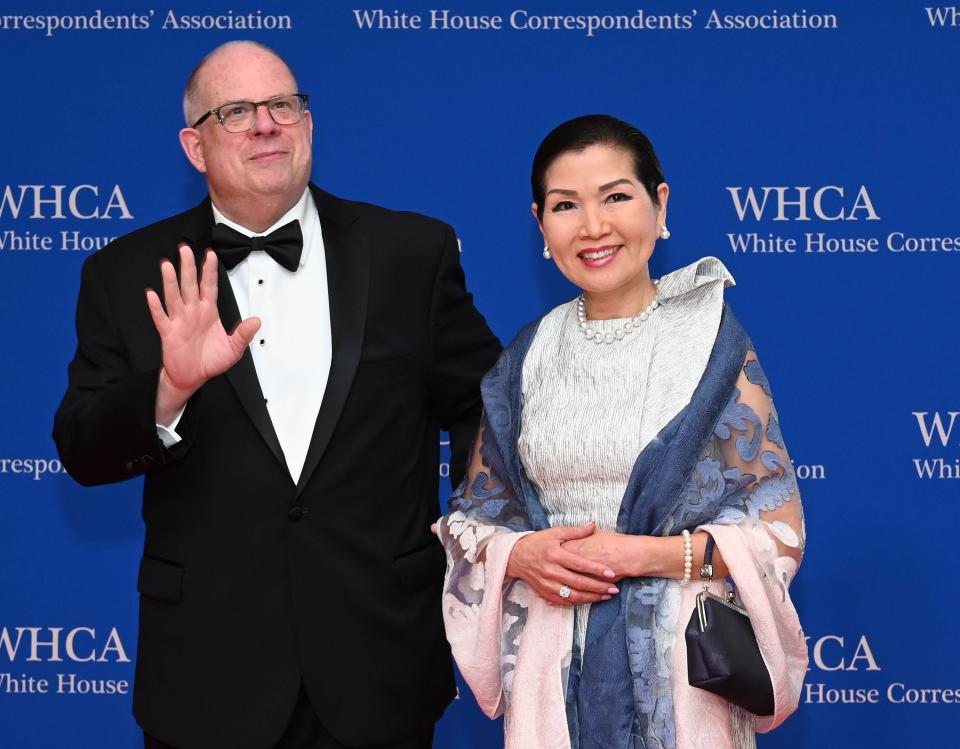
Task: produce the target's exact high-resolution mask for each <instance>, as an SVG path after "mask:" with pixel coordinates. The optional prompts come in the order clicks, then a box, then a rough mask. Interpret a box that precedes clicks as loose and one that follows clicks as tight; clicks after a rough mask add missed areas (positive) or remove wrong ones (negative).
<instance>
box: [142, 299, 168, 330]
mask: <svg viewBox="0 0 960 749" xmlns="http://www.w3.org/2000/svg"><path fill="white" fill-rule="evenodd" d="M147 307H149V309H150V317H152V318H153V324H154V326H155V327H156V329H157V332H158V333H159V334H160V337H161V338H162V337H163V336H164V335H166V332H167V329H168V328H169V327H170V320H168V319H167V313H166V312H164V311H163V305H162V304H161V303H160V297H158V296H157V292H155V291H154V290H153V289H147Z"/></svg>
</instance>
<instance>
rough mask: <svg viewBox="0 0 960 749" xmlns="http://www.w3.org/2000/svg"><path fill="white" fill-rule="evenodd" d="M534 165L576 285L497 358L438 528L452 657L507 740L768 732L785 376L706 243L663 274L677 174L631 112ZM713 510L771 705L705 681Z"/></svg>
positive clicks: (725, 578)
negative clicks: (659, 251)
mask: <svg viewBox="0 0 960 749" xmlns="http://www.w3.org/2000/svg"><path fill="white" fill-rule="evenodd" d="M531 182H532V188H533V198H534V203H533V206H532V208H533V213H534V216H535V218H536V219H537V221H538V224H539V226H540V229H541V231H542V233H543V236H544V240H545V244H546V246H545V247H544V256H545V257H547V258H552V259H553V261H554V263H556V265H557V268H558V269H559V270H560V272H561V273H563V275H564V276H566V278H567V279H569V280H570V281H571V282H573V283H574V284H576V285H577V286H578V287H579V288H580V289H582V295H581V296H580V297H578V298H577V299H575V300H573V301H570V302H568V303H566V304H562V305H560V306H559V307H557V308H555V309H553V310H551V311H550V312H548V313H547V314H546V315H544V316H543V317H542V318H540V319H539V320H537V321H535V322H533V323H531V324H530V325H528V326H527V327H526V328H524V329H523V330H522V331H521V332H520V333H519V334H518V336H517V338H516V339H515V340H514V341H513V342H512V343H511V344H510V345H509V346H508V347H507V349H506V350H505V351H504V352H503V355H502V357H501V359H500V360H499V362H498V363H497V365H496V366H495V367H494V369H493V370H491V372H490V373H489V374H488V375H487V377H486V378H485V379H484V382H483V386H482V389H483V398H484V409H485V410H484V419H483V422H482V424H481V427H480V431H479V434H478V436H477V440H476V443H475V445H474V450H473V454H472V458H471V464H470V468H469V471H468V475H467V477H466V479H465V480H464V482H463V484H462V485H461V487H460V488H459V489H458V491H457V492H456V493H455V494H454V496H453V497H452V499H451V502H450V512H449V514H448V515H446V516H444V517H443V518H442V519H441V521H440V522H439V523H438V528H437V531H438V535H439V536H440V539H441V541H442V542H443V543H444V546H445V548H446V552H447V561H448V565H447V576H446V582H445V590H444V602H443V607H444V618H445V622H446V626H447V633H448V638H449V640H450V643H451V647H452V649H453V653H454V656H455V658H456V660H457V663H458V665H459V667H460V670H461V672H462V673H463V675H464V678H465V679H466V681H467V682H468V684H469V685H470V687H471V689H472V690H473V692H474V694H475V696H476V698H477V701H478V703H479V705H480V707H481V708H482V709H483V710H484V711H485V712H486V713H487V714H488V715H489V716H490V717H496V716H497V715H499V714H501V713H504V714H505V723H504V730H505V740H506V746H507V747H511V748H516V749H531V748H533V747H536V748H537V749H552V748H553V747H556V748H557V749H565V748H566V747H573V749H621V748H622V749H637V748H639V747H645V748H646V749H653V748H654V747H656V748H657V749H678V748H679V749H684V748H686V747H701V746H710V747H712V748H716V747H737V748H738V749H739V748H740V747H749V746H755V739H754V733H755V731H767V730H770V729H771V728H773V727H775V726H776V725H778V724H779V723H781V722H782V721H783V720H784V719H785V718H786V717H787V716H788V715H789V714H790V713H791V712H792V711H793V710H794V709H795V708H796V705H797V702H798V700H799V694H800V685H801V682H802V679H803V675H804V672H805V671H806V664H807V656H806V648H805V643H804V637H803V632H802V630H801V628H800V624H799V621H798V619H797V615H796V611H795V610H794V607H793V604H792V602H791V600H790V597H789V593H788V586H789V584H790V581H791V580H792V578H793V576H794V574H795V572H796V570H797V567H798V566H799V563H800V560H801V557H802V554H803V544H804V529H803V515H802V510H801V505H800V497H799V493H798V491H797V485H796V480H795V477H794V472H793V469H792V466H791V462H790V459H789V457H788V456H787V452H786V449H785V447H784V443H783V438H782V436H781V433H780V427H779V422H778V420H777V414H776V410H775V409H774V406H773V402H772V400H771V396H770V387H769V384H768V383H767V379H766V377H765V376H764V373H763V370H762V369H761V367H760V364H759V361H758V359H757V355H756V353H755V351H754V350H753V346H752V344H751V343H750V340H749V338H748V337H747V335H746V334H745V332H744V331H743V329H742V328H741V326H740V325H739V323H738V322H737V321H736V319H735V318H734V317H733V314H732V312H731V311H730V310H729V308H728V307H727V306H726V304H725V303H724V299H723V294H724V288H725V287H728V286H732V285H733V278H732V277H731V275H730V274H729V273H728V272H727V270H726V268H724V266H723V264H722V263H721V262H720V261H719V260H717V259H716V258H709V257H708V258H704V259H702V260H700V261H698V262H696V263H693V264H692V265H689V266H687V267H685V268H681V269H680V270H677V271H674V272H672V273H669V274H667V275H666V276H664V277H662V278H660V279H659V280H653V279H651V278H650V274H649V271H648V260H649V258H650V256H651V254H652V253H653V250H654V245H655V244H656V241H657V239H659V238H666V237H668V236H669V231H668V230H667V227H666V214H667V200H668V197H669V189H668V186H667V184H666V183H665V182H664V179H663V174H662V172H661V169H660V165H659V163H658V160H657V157H656V155H655V153H654V151H653V147H652V145H651V144H650V142H649V141H648V140H647V138H646V137H645V136H644V135H643V134H642V133H640V132H639V131H638V130H637V129H636V128H634V127H632V126H631V125H628V124H627V123H624V122H622V121H620V120H617V119H615V118H613V117H609V116H605V115H589V116H586V117H580V118H577V119H575V120H571V121H569V122H566V123H564V124H562V125H560V126H559V127H557V128H556V129H555V130H554V131H553V132H551V133H550V134H549V135H548V136H547V137H546V138H545V139H544V141H543V143H542V144H541V145H540V148H539V149H538V151H537V154H536V156H535V157H534V162H533V170H532V175H531ZM708 532H709V534H710V535H712V536H713V538H714V539H715V541H716V551H715V553H714V558H713V564H714V571H715V578H716V581H715V582H714V583H713V586H712V587H713V591H714V592H715V593H718V594H721V595H723V594H724V593H725V592H726V591H727V590H728V589H730V588H731V587H732V586H735V589H736V595H737V597H738V599H739V602H740V603H741V605H743V606H744V607H745V608H746V609H747V610H748V611H749V612H750V615H751V622H752V624H753V628H754V631H755V633H756V635H757V639H758V643H759V645H760V649H761V653H762V655H763V657H764V662H765V663H766V665H767V668H768V671H769V672H770V675H771V679H772V682H773V686H774V697H775V710H774V713H773V714H772V715H770V716H754V715H751V714H749V713H747V712H746V711H744V710H742V709H741V708H739V707H736V706H734V705H731V704H730V703H728V702H726V701H725V700H723V699H722V698H720V697H717V696H715V695H713V694H710V693H708V692H705V691H702V690H699V689H696V688H694V687H691V686H690V685H689V684H688V683H687V673H686V646H685V642H684V638H683V630H684V628H685V626H686V622H687V620H688V619H689V617H690V614H691V612H692V611H693V609H694V606H695V596H696V593H697V592H698V591H699V589H700V588H701V584H700V582H699V580H698V578H699V575H698V572H699V569H700V565H701V562H702V559H703V554H704V547H705V544H706V540H707V534H708ZM688 534H689V535H688ZM691 577H692V581H691ZM731 581H732V583H731Z"/></svg>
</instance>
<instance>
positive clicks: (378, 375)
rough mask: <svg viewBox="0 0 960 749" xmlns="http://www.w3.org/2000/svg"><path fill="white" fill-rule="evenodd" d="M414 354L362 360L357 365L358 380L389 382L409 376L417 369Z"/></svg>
mask: <svg viewBox="0 0 960 749" xmlns="http://www.w3.org/2000/svg"><path fill="white" fill-rule="evenodd" d="M415 363H416V359H415V358H414V355H413V354H404V355H403V356H391V357H390V358H389V359H368V360H363V359H361V360H360V364H358V365H357V375H356V378H355V380H356V381H357V382H387V381H389V380H396V379H399V378H401V377H407V376H409V375H411V374H413V373H414V371H415V366H414V365H415Z"/></svg>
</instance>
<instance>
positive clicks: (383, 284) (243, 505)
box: [54, 185, 500, 749]
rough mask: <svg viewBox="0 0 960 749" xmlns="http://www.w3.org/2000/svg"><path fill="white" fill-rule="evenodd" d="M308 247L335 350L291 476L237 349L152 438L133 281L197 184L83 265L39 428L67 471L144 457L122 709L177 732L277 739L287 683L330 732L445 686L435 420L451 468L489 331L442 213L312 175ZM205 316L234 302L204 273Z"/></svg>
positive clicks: (203, 239)
mask: <svg viewBox="0 0 960 749" xmlns="http://www.w3.org/2000/svg"><path fill="white" fill-rule="evenodd" d="M311 190H312V192H313V197H314V200H315V202H316V204H317V207H318V210H319V213H320V223H321V228H322V231H323V239H324V245H325V251H326V263H327V279H328V286H329V289H328V291H329V296H330V312H331V328H332V337H333V341H332V342H333V358H332V363H331V368H330V375H329V381H328V384H327V387H326V391H325V393H324V397H323V403H322V406H321V408H320V413H319V416H318V418H317V422H316V427H315V429H314V433H313V438H312V441H311V443H310V448H309V452H308V454H307V458H306V464H305V465H304V468H303V474H302V476H301V478H300V481H299V483H297V484H294V483H293V480H292V479H291V477H290V474H289V472H288V471H287V468H286V465H285V463H284V458H283V453H282V452H281V449H280V444H279V442H278V440H277V436H276V434H275V432H274V430H273V426H272V424H271V421H270V418H269V415H268V413H267V408H266V405H265V403H264V400H263V395H262V393H261V390H260V385H259V382H258V380H257V376H256V371H255V369H254V365H253V361H252V358H251V356H250V352H249V351H247V352H246V353H245V354H244V357H243V359H242V360H241V361H240V362H239V363H238V364H237V365H236V366H234V367H233V368H232V369H231V370H229V371H228V372H227V373H226V374H224V375H222V376H220V377H215V378H213V379H212V380H210V381H209V382H207V383H206V384H205V385H204V386H203V387H202V388H201V389H200V390H199V391H198V392H197V393H196V394H195V395H194V397H193V398H191V399H190V402H189V404H188V405H187V408H186V411H185V413H184V416H183V418H182V420H181V422H180V424H179V425H178V427H177V431H178V433H179V434H180V435H181V436H182V437H183V440H182V442H180V443H179V444H177V445H175V446H174V447H173V448H172V449H170V450H168V449H166V448H164V447H163V445H162V443H161V442H160V440H159V439H158V437H157V433H156V426H155V421H154V419H155V417H154V408H155V400H156V388H157V378H158V371H159V367H160V363H161V352H160V339H159V336H158V335H157V333H156V330H155V329H154V326H153V323H152V321H151V319H150V315H149V311H148V309H147V305H146V302H145V300H144V288H145V287H152V288H154V289H158V290H159V289H161V288H162V284H161V277H160V261H161V259H163V258H168V259H170V260H171V261H173V262H174V264H175V266H178V265H179V263H178V262H177V246H178V243H181V242H184V241H186V242H187V243H189V245H190V246H191V247H192V248H193V249H194V251H195V254H196V257H197V261H198V263H199V262H200V260H201V256H202V253H203V251H204V249H205V248H206V247H207V246H208V244H209V239H210V233H211V230H212V222H213V216H212V212H211V209H210V203H209V201H208V200H207V201H204V202H203V203H202V204H201V205H199V206H197V207H196V208H194V209H193V210H190V211H187V212H186V213H183V214H180V215H179V216H175V217H173V218H170V219H167V220H165V221H161V222H159V223H156V224H153V225H152V226H148V227H146V228H144V229H141V230H140V231H137V232H134V233H132V234H129V235H127V236H125V237H122V238H120V239H118V240H116V241H115V242H113V243H112V244H111V245H109V246H108V247H106V248H104V249H103V250H102V251H100V252H97V253H96V254H94V255H92V256H91V257H90V258H88V259H87V261H86V262H85V264H84V267H83V275H82V281H81V288H80V296H79V302H78V307H77V336H78V346H77V352H76V356H75V358H74V359H73V361H72V363H71V364H70V368H69V387H68V390H67V393H66V395H65V396H64V399H63V402H62V403H61V405H60V408H59V409H58V411H57V414H56V419H55V425H54V438H55V440H56V442H57V446H58V449H59V451H60V456H61V459H62V461H63V464H64V465H65V466H66V468H67V469H68V470H69V471H70V473H71V474H72V475H73V476H74V477H75V478H76V479H77V480H78V481H80V482H81V483H83V484H100V483H107V482H113V481H120V480H123V479H128V478H131V477H134V476H138V475H141V474H144V475H145V480H144V489H143V518H144V522H145V525H146V536H145V542H144V553H143V560H142V563H141V566H140V574H139V581H138V590H139V591H140V593H141V598H140V633H139V646H138V653H137V668H136V683H135V688H134V714H135V715H136V718H137V720H138V722H139V723H140V725H141V726H142V727H143V728H144V730H145V731H146V732H147V733H149V734H151V735H153V736H155V737H156V738H159V739H160V740H162V741H164V742H167V743H170V744H173V745H175V746H179V747H185V749H193V748H196V749H216V748H218V747H223V748H224V749H242V748H243V747H250V748H251V749H262V748H264V747H269V746H272V745H273V744H274V743H275V742H276V741H277V740H278V739H279V737H280V735H281V733H282V732H283V730H284V728H285V726H286V723H287V720H288V718H289V717H290V714H291V712H292V710H293V706H294V703H295V701H296V698H297V693H298V689H299V687H300V684H301V680H302V681H303V683H304V684H305V685H306V688H307V691H308V693H309V696H310V698H311V702H312V704H313V705H314V707H315V709H316V711H317V713H318V715H319V718H320V720H321V722H322V723H323V724H324V725H325V726H326V728H327V729H328V730H329V731H330V733H331V734H332V735H333V736H334V737H335V738H336V739H337V740H339V741H340V742H342V743H346V744H349V745H351V746H353V745H356V746H365V745H368V744H380V743H383V742H387V741H391V740H396V739H400V738H402V737H404V736H405V735H410V734H414V733H417V732H419V731H422V730H424V729H426V728H427V727H428V726H429V725H431V724H432V723H433V722H434V721H436V720H437V719H438V718H439V717H440V715H441V714H442V712H443V710H444V708H445V706H446V705H447V703H448V702H449V700H450V699H451V697H452V696H453V694H454V682H453V676H452V668H451V664H450V655H449V650H448V646H447V643H446V640H445V638H444V634H443V624H442V621H441V611H440V588H441V583H442V578H443V571H444V555H443V552H442V551H441V547H440V545H439V544H438V543H437V541H436V539H435V538H434V537H433V536H432V535H431V533H430V530H429V526H430V523H431V521H433V520H434V519H435V518H436V517H437V516H438V514H439V508H438V502H437V493H438V470H437V466H438V462H439V461H438V431H439V429H441V428H443V429H447V430H448V431H449V432H450V435H451V442H452V446H451V447H452V452H453V460H452V462H451V476H452V478H453V480H454V481H455V482H457V481H459V479H460V477H461V476H462V473H463V470H464V465H465V462H466V453H467V450H468V447H469V443H470V440H471V439H472V437H473V433H474V431H475V429H476V426H477V422H478V419H479V413H480V407H481V406H480V397H479V381H480V378H481V376H482V375H483V373H484V372H485V371H486V370H487V369H488V368H489V367H490V366H492V365H493V363H494V361H495V359H496V357H497V355H498V353H499V351H500V345H499V342H498V341H497V339H496V338H495V337H494V336H493V334H492V333H491V332H490V330H489V329H488V327H487V325H486V323H485V322H484V319H483V317H481V315H480V314H479V313H478V312H477V310H476V309H475V308H474V306H473V303H472V300H471V297H470V295H469V294H468V293H467V291H466V288H465V285H464V278H463V272H462V270H461V268H460V263H459V258H458V252H457V244H456V240H455V237H454V235H453V232H452V231H451V229H450V228H449V227H448V226H446V225H445V224H442V223H440V222H438V221H434V220H432V219H428V218H425V217H423V216H418V215H415V214H410V213H396V212H392V211H387V210H385V209H382V208H378V207H376V206H371V205H367V204H362V203H354V202H348V201H344V200H341V199H338V198H335V197H333V196H332V195H329V194H327V193H325V192H323V191H321V190H319V189H317V188H316V187H314V186H312V185H311ZM218 303H219V308H220V316H221V319H222V321H223V323H224V326H225V327H226V328H227V330H230V329H231V328H232V327H233V325H235V324H236V323H237V322H238V320H239V313H238V311H237V305H236V302H235V301H234V297H233V292H232V290H231V288H230V283H229V281H228V279H227V277H226V274H225V272H224V269H223V267H222V265H221V267H220V271H219V302H218Z"/></svg>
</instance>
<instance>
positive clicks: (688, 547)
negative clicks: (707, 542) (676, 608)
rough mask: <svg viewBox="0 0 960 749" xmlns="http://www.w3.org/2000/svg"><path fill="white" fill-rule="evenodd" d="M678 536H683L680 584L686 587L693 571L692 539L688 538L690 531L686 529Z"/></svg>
mask: <svg viewBox="0 0 960 749" xmlns="http://www.w3.org/2000/svg"><path fill="white" fill-rule="evenodd" d="M680 535H681V536H683V577H682V578H681V580H680V584H681V585H687V584H688V583H689V582H690V573H691V571H692V570H693V539H692V538H690V531H688V530H687V529H684V530H683V531H682V532H681V533H680Z"/></svg>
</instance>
